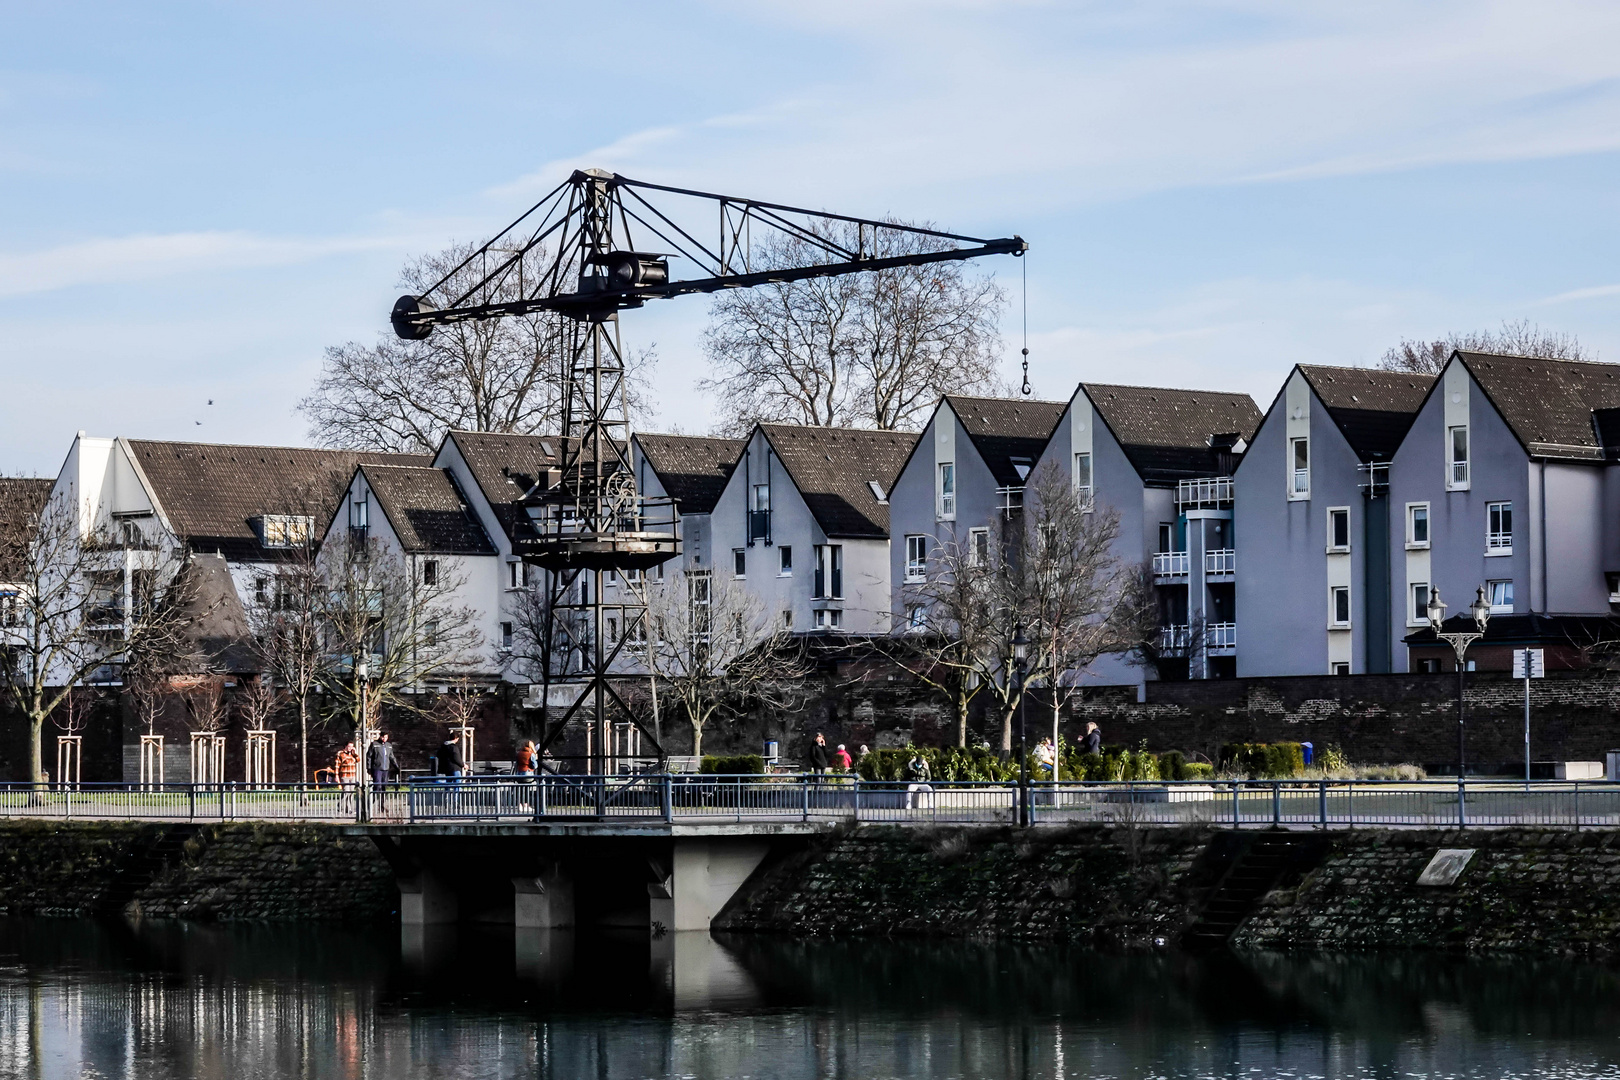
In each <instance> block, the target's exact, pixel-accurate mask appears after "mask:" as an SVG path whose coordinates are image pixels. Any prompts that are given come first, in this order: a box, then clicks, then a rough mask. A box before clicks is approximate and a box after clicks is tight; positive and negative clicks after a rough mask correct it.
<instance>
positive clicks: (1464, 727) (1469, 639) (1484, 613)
mask: <svg viewBox="0 0 1620 1080" xmlns="http://www.w3.org/2000/svg"><path fill="white" fill-rule="evenodd" d="M1468 610H1469V611H1470V612H1471V613H1472V614H1473V616H1474V625H1475V626H1477V627H1478V628H1479V629H1478V630H1477V631H1475V630H1469V631H1465V632H1458V633H1450V634H1448V633H1443V632H1442V631H1441V629H1440V628H1441V627H1442V626H1443V625H1445V620H1446V605H1445V603H1444V602H1443V601H1442V600H1441V599H1440V589H1439V588H1438V587H1435V588H1431V589H1430V590H1429V609H1428V614H1429V625H1430V626H1431V627H1433V628H1434V636H1435V637H1437V638H1439V639H1440V640H1441V641H1444V642H1445V643H1446V644H1448V645H1450V646H1451V649H1452V651H1453V652H1454V653H1456V654H1457V782H1458V783H1459V784H1460V783H1461V782H1462V779H1463V767H1464V762H1466V761H1467V760H1468V758H1467V751H1468V714H1467V710H1466V706H1465V704H1464V701H1463V672H1464V671H1466V670H1467V667H1468V665H1467V664H1465V663H1464V662H1463V656H1464V654H1466V653H1467V652H1468V646H1470V645H1472V644H1473V643H1474V642H1476V641H1478V640H1479V639H1480V638H1482V637H1484V636H1485V624H1486V623H1488V622H1490V621H1491V603H1490V601H1489V600H1486V599H1485V586H1483V585H1481V586H1480V587H1479V592H1478V594H1477V595H1476V596H1475V597H1474V602H1473V603H1472V604H1470V605H1469V609H1468Z"/></svg>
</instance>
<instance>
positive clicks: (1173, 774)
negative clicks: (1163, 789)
mask: <svg viewBox="0 0 1620 1080" xmlns="http://www.w3.org/2000/svg"><path fill="white" fill-rule="evenodd" d="M1159 779H1161V780H1185V779H1187V755H1186V754H1183V753H1182V752H1181V751H1180V750H1166V751H1165V752H1164V753H1162V754H1160V755H1159Z"/></svg>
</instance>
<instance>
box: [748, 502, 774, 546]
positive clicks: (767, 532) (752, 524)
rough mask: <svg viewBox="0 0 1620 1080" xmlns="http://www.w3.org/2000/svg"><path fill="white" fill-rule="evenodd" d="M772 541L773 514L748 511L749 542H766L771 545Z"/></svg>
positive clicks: (764, 511) (762, 511) (766, 511)
mask: <svg viewBox="0 0 1620 1080" xmlns="http://www.w3.org/2000/svg"><path fill="white" fill-rule="evenodd" d="M770 539H771V512H770V511H769V510H750V511H748V542H749V543H750V544H752V543H753V542H754V541H756V540H764V541H765V542H766V543H770Z"/></svg>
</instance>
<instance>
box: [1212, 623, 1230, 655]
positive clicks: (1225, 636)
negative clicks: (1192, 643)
mask: <svg viewBox="0 0 1620 1080" xmlns="http://www.w3.org/2000/svg"><path fill="white" fill-rule="evenodd" d="M1204 648H1206V649H1208V650H1209V651H1210V652H1211V653H1231V652H1235V651H1236V650H1237V623H1235V622H1218V623H1210V624H1209V626H1208V627H1207V628H1205V630H1204Z"/></svg>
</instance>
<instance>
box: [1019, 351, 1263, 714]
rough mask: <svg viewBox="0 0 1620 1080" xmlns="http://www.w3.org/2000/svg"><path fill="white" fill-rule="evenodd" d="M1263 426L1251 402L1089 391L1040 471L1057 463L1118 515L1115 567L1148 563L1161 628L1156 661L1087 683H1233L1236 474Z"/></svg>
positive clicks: (1057, 434)
mask: <svg viewBox="0 0 1620 1080" xmlns="http://www.w3.org/2000/svg"><path fill="white" fill-rule="evenodd" d="M1259 424H1260V410H1259V409H1258V408H1257V407H1256V406H1255V404H1254V401H1253V399H1251V398H1250V397H1249V396H1248V395H1247V394H1234V393H1226V392H1222V391H1214V390H1173V389H1167V388H1160V387H1143V386H1113V385H1106V384H1102V383H1082V384H1081V385H1080V386H1079V388H1078V389H1076V390H1075V392H1074V396H1073V397H1072V398H1070V400H1069V403H1068V404H1067V405H1066V406H1065V407H1064V409H1063V412H1062V415H1061V416H1059V417H1058V420H1057V423H1056V425H1055V426H1054V427H1053V428H1052V433H1051V437H1050V438H1049V439H1048V440H1047V444H1046V448H1045V450H1043V451H1042V453H1041V455H1040V457H1039V459H1038V461H1037V463H1036V468H1038V469H1039V468H1044V467H1045V466H1046V465H1047V464H1048V463H1051V464H1052V465H1053V466H1055V467H1056V468H1057V469H1059V470H1061V472H1062V474H1063V475H1065V476H1066V477H1068V479H1069V482H1070V483H1072V484H1073V485H1075V487H1076V489H1077V490H1079V491H1082V492H1083V493H1084V494H1085V497H1086V498H1087V499H1088V500H1089V501H1090V502H1091V503H1092V505H1093V506H1095V507H1098V508H1102V507H1107V508H1108V509H1110V510H1112V511H1113V512H1114V513H1116V514H1118V515H1119V540H1118V546H1117V549H1116V550H1117V554H1118V557H1119V558H1120V559H1121V561H1123V562H1124V563H1125V564H1127V565H1142V564H1144V563H1147V562H1151V564H1152V572H1153V576H1154V583H1155V588H1156V590H1157V592H1158V594H1159V603H1160V619H1161V623H1162V630H1161V633H1160V640H1159V642H1158V643H1157V646H1158V647H1157V649H1156V650H1155V655H1154V657H1152V658H1151V659H1152V661H1153V664H1152V670H1151V671H1149V670H1148V669H1147V668H1146V667H1145V666H1144V664H1143V659H1144V658H1143V657H1140V656H1131V655H1120V654H1116V655H1110V656H1104V657H1102V658H1100V659H1098V660H1097V661H1096V662H1095V663H1094V664H1093V665H1092V666H1091V669H1090V670H1089V671H1087V672H1086V673H1085V674H1084V680H1085V681H1086V682H1088V683H1100V684H1129V683H1135V684H1140V683H1141V682H1142V681H1143V680H1144V679H1145V678H1148V677H1157V678H1160V679H1183V678H1206V677H1225V676H1230V675H1233V674H1235V671H1236V666H1235V665H1236V655H1237V628H1238V623H1237V607H1236V597H1235V594H1234V588H1233V581H1234V577H1235V573H1234V570H1235V565H1234V561H1235V559H1236V557H1237V555H1236V539H1235V535H1234V531H1233V525H1234V523H1233V514H1232V479H1231V478H1232V472H1233V470H1234V469H1235V467H1236V464H1237V462H1238V461H1239V460H1240V459H1242V458H1243V456H1244V451H1245V449H1246V447H1247V445H1248V441H1249V440H1250V439H1252V438H1253V437H1254V432H1255V429H1256V428H1257V427H1259Z"/></svg>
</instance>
